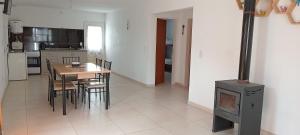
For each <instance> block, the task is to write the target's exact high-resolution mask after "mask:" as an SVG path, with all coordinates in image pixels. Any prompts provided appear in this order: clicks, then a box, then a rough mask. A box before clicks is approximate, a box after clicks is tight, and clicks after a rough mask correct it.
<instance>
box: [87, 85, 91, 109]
mask: <svg viewBox="0 0 300 135" xmlns="http://www.w3.org/2000/svg"><path fill="white" fill-rule="evenodd" d="M88 96H89V97H88V98H89V99H88V100H89V109H90V108H91V89H88Z"/></svg>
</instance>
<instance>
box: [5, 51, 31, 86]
mask: <svg viewBox="0 0 300 135" xmlns="http://www.w3.org/2000/svg"><path fill="white" fill-rule="evenodd" d="M8 71H9V72H8V73H9V80H11V81H20V80H27V76H28V73H27V56H26V53H25V52H19V53H9V54H8Z"/></svg>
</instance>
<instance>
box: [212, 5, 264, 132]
mask: <svg viewBox="0 0 300 135" xmlns="http://www.w3.org/2000/svg"><path fill="white" fill-rule="evenodd" d="M255 4H256V0H245V2H244V17H243V32H242V43H241V54H240V66H239V80H226V81H216V84H215V105H214V117H213V118H214V121H213V132H218V131H223V130H226V129H231V128H234V123H237V124H239V128H238V130H239V131H238V134H239V135H260V126H261V115H262V106H263V93H264V85H260V84H255V83H250V82H249V81H248V80H249V73H250V63H251V52H252V38H253V26H254V17H255V16H254V15H255Z"/></svg>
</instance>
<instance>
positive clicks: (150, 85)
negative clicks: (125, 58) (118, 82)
mask: <svg viewBox="0 0 300 135" xmlns="http://www.w3.org/2000/svg"><path fill="white" fill-rule="evenodd" d="M112 73H113V74H114V75H117V76H119V77H122V78H125V79H128V80H130V81H133V82H136V83H138V84H140V85H143V86H145V87H151V88H152V87H155V85H154V84H153V85H152V84H145V83H143V82H140V81H138V80H135V79H132V78H129V77H127V76H125V75H122V74H119V73H116V72H113V71H112Z"/></svg>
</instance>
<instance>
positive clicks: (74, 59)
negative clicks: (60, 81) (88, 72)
mask: <svg viewBox="0 0 300 135" xmlns="http://www.w3.org/2000/svg"><path fill="white" fill-rule="evenodd" d="M62 61H63V64H69V65H71V64H72V62H80V57H63V58H62ZM66 80H67V81H77V76H76V75H67V76H66Z"/></svg>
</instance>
